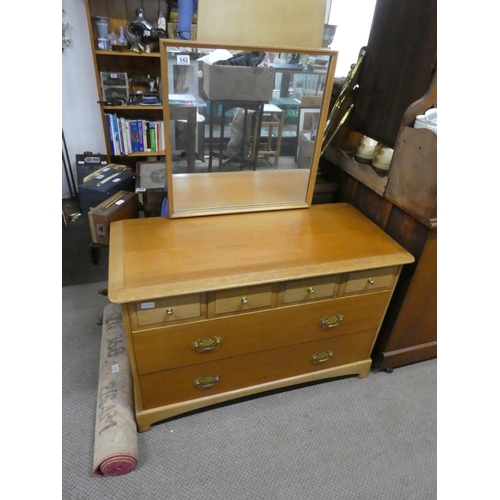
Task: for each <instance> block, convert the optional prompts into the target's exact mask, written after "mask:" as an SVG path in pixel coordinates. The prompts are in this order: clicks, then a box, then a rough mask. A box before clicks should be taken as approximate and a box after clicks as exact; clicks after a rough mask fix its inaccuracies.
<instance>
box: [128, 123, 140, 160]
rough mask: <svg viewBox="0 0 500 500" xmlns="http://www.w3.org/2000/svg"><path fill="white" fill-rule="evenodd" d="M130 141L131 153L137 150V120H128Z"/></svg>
mask: <svg viewBox="0 0 500 500" xmlns="http://www.w3.org/2000/svg"><path fill="white" fill-rule="evenodd" d="M130 143H131V145H132V153H138V152H139V151H140V150H139V125H138V124H137V120H130Z"/></svg>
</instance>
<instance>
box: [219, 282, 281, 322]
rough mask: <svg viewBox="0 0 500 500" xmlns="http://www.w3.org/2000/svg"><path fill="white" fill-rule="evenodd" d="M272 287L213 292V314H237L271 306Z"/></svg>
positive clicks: (263, 286) (260, 286)
mask: <svg viewBox="0 0 500 500" xmlns="http://www.w3.org/2000/svg"><path fill="white" fill-rule="evenodd" d="M272 299H273V286H272V285H259V286H249V287H244V288H237V289H234V290H223V291H220V292H215V300H214V314H215V316H218V315H220V314H229V313H238V312H245V311H252V310H254V309H262V308H266V307H271V306H272Z"/></svg>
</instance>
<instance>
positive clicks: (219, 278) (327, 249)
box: [108, 203, 414, 303]
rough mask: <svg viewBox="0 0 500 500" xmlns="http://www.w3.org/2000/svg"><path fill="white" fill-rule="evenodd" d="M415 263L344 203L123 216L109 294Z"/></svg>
mask: <svg viewBox="0 0 500 500" xmlns="http://www.w3.org/2000/svg"><path fill="white" fill-rule="evenodd" d="M413 261H414V258H413V256H412V255H411V254H409V253H408V252H407V251H406V250H405V249H404V248H403V247H401V246H400V245H399V244H397V243H396V242H395V241H394V240H392V239H391V238H390V237H389V236H388V235H387V234H385V233H384V231H382V230H381V229H380V228H379V227H378V226H376V225H375V224H374V223H372V222H371V221H370V220H368V219H367V218H366V217H365V216H363V215H362V214H361V213H360V212H359V211H357V210H356V209H355V208H354V207H352V206H351V205H349V204H345V203H334V204H324V205H313V206H312V207H310V208H307V209H296V210H282V211H272V212H255V213H245V214H228V215H214V216H206V217H191V218H183V219H169V218H165V217H151V218H145V219H128V220H122V221H118V222H112V223H111V230H110V253H109V282H108V298H109V300H110V301H111V302H116V303H126V302H132V301H140V300H150V299H154V298H160V297H167V296H177V295H184V294H189V293H199V292H207V291H213V290H221V289H227V288H234V287H240V286H248V285H256V284H263V283H272V282H277V281H287V280H292V279H300V278H303V277H310V276H320V275H326V274H337V273H345V272H351V271H355V270H363V269H370V268H377V267H387V266H393V265H401V264H409V263H411V262H413Z"/></svg>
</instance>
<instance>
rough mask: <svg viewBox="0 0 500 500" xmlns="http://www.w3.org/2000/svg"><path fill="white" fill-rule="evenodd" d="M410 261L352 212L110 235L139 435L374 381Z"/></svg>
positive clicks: (183, 224) (290, 214)
mask: <svg viewBox="0 0 500 500" xmlns="http://www.w3.org/2000/svg"><path fill="white" fill-rule="evenodd" d="M411 262H413V256H412V255H411V254H410V253H408V252H407V251H406V250H404V249H403V248H402V247H401V246H400V245H399V244H397V243H396V242H395V241H393V240H392V239H391V238H390V237H389V236H387V235H386V234H385V233H384V232H383V231H382V230H381V229H380V228H378V227H377V226H376V225H375V224H373V223H372V222H370V221H369V220H368V219H367V218H366V217H364V216H363V215H362V214H361V213H360V212H359V211H358V210H356V209H355V208H354V207H352V206H351V205H349V204H343V203H338V204H324V205H314V206H312V207H311V208H309V209H305V210H303V209H298V210H284V211H269V212H256V213H245V214H227V215H212V216H206V217H193V218H181V219H168V218H160V217H155V218H147V219H136V220H126V221H118V222H115V223H113V225H112V231H111V242H110V256H109V266H110V267H109V288H108V297H109V299H110V300H111V301H112V302H114V303H119V304H122V311H123V318H124V324H125V329H126V336H127V344H128V349H129V355H130V360H131V366H132V371H133V379H134V394H135V409H136V418H137V423H138V427H139V430H140V431H146V430H148V429H149V428H150V425H151V424H153V423H155V422H159V421H161V420H163V419H166V418H169V417H172V416H175V415H178V414H182V413H184V412H187V411H191V410H194V409H198V408H203V407H206V406H209V405H212V404H215V403H219V402H222V401H228V400H232V399H236V398H239V397H243V396H247V395H251V394H257V393H260V392H263V391H267V390H270V389H277V388H283V387H286V386H291V385H295V384H299V383H303V382H310V381H315V380H320V379H327V378H330V377H336V376H341V375H354V374H356V375H358V376H359V377H365V376H366V375H368V373H369V370H370V366H371V364H372V361H371V359H370V354H371V352H372V348H373V345H374V343H375V341H376V339H377V334H378V331H379V328H380V325H381V323H382V321H383V319H384V315H385V312H386V309H387V307H388V306H389V304H390V300H391V296H392V294H393V291H394V288H395V286H396V283H397V280H398V277H399V275H400V272H401V269H402V267H404V265H405V264H410V263H411Z"/></svg>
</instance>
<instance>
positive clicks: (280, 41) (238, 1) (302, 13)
mask: <svg viewBox="0 0 500 500" xmlns="http://www.w3.org/2000/svg"><path fill="white" fill-rule="evenodd" d="M325 10H326V0H315V1H314V2H303V1H302V0H252V2H248V1H247V0H231V2H228V1H227V0H208V1H206V0H201V1H200V2H199V4H198V27H197V28H198V29H197V32H198V33H197V38H198V41H201V42H215V43H242V44H255V43H258V44H259V45H275V46H277V47H292V48H293V47H308V48H321V47H322V44H323V27H324V24H325ZM305 19H307V22H304V20H305ZM256 33H258V36H257V37H256Z"/></svg>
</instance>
